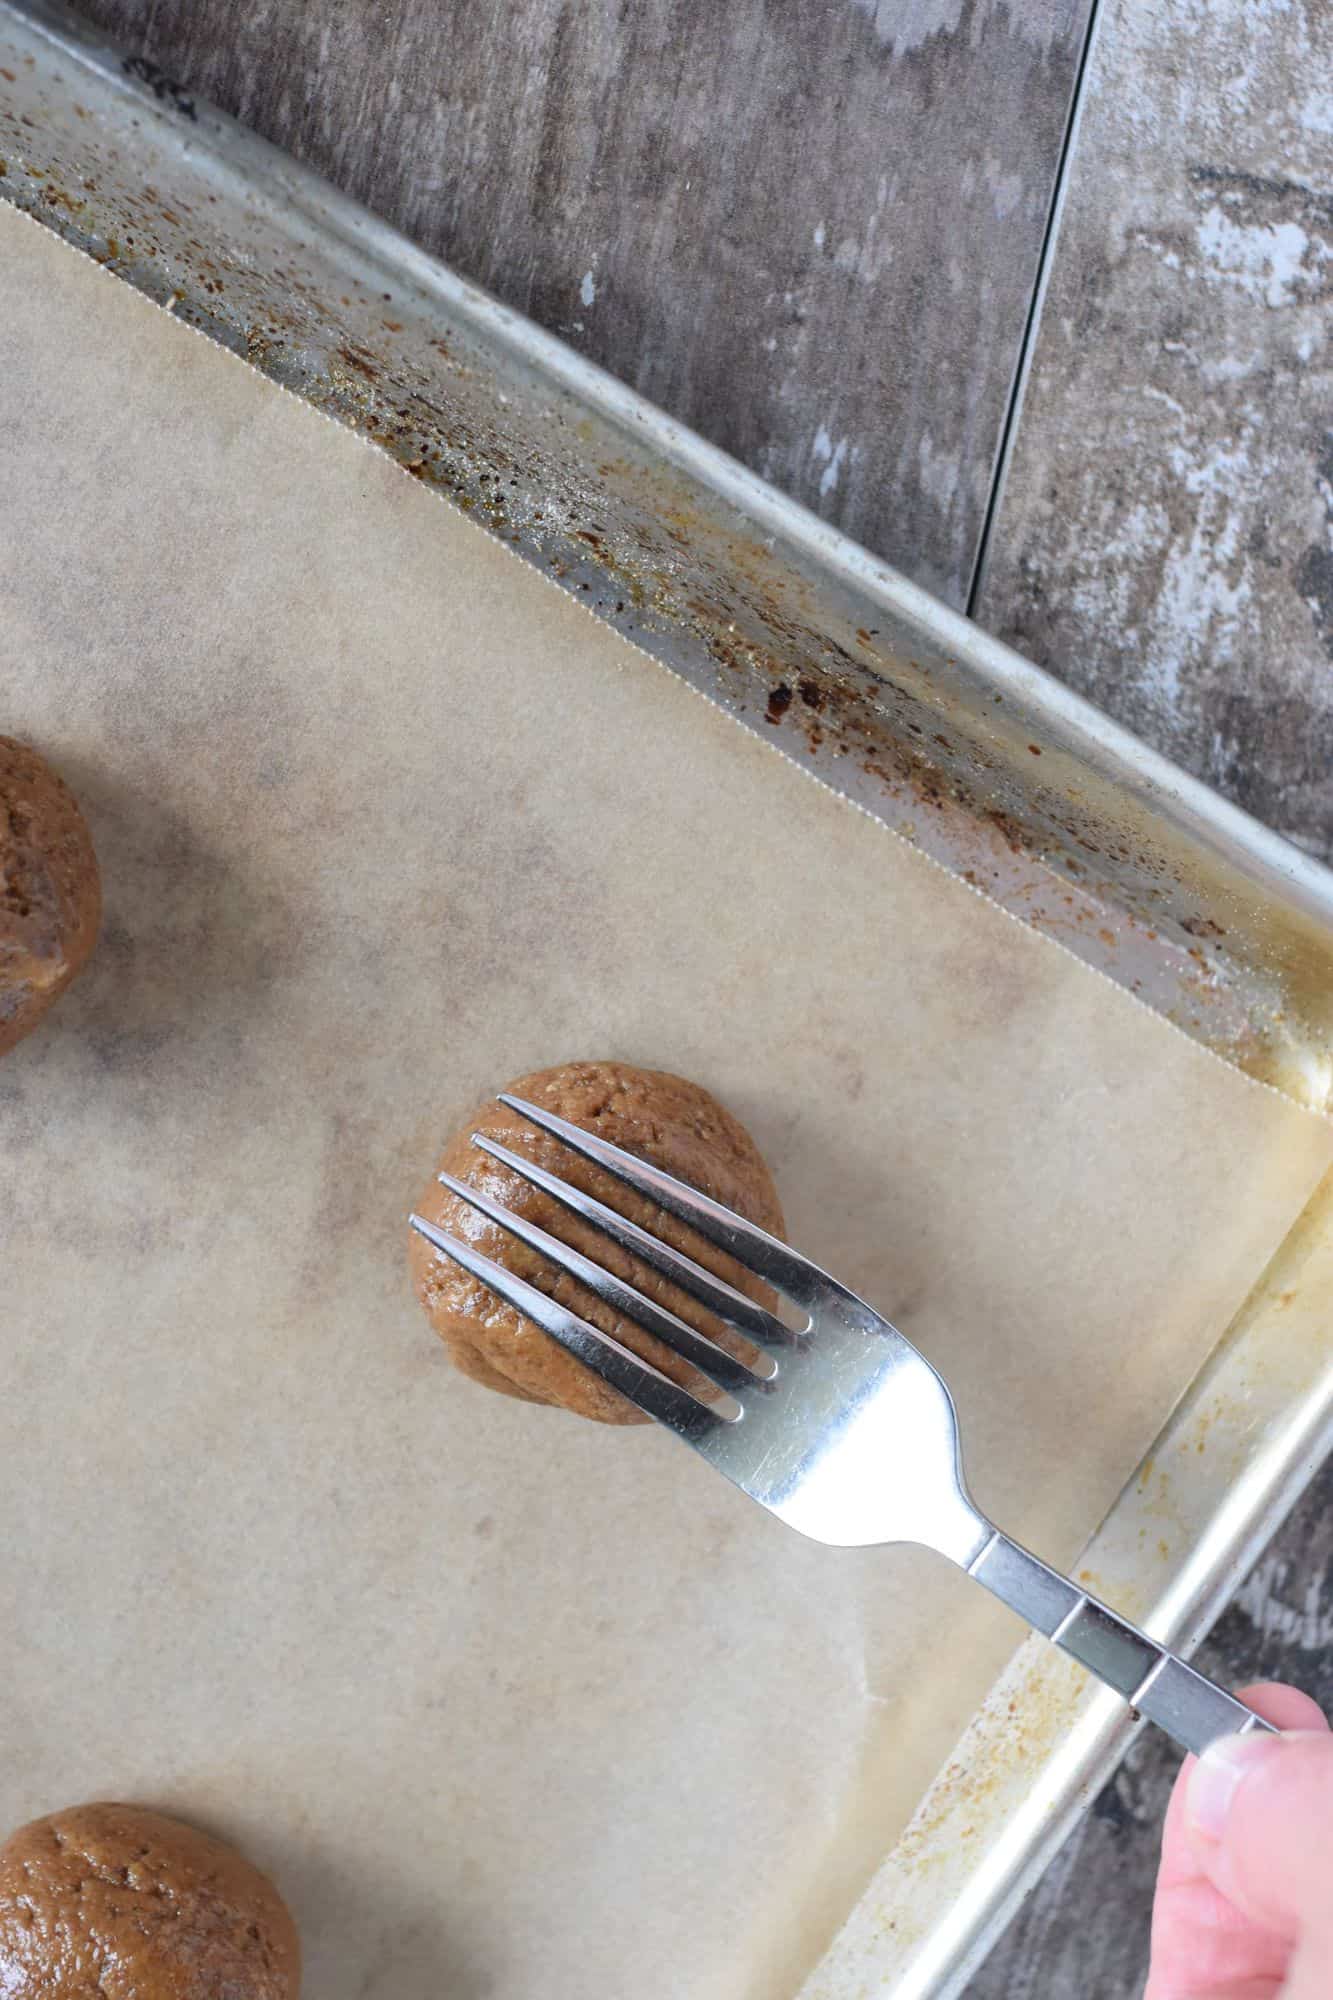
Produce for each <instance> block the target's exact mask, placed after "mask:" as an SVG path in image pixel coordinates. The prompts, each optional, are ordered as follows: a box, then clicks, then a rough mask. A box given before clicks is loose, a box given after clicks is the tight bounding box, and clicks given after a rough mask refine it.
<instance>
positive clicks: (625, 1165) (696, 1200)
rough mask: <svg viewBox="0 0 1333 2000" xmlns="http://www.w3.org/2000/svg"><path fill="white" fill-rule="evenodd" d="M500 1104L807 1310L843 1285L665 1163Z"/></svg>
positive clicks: (510, 1101)
mask: <svg viewBox="0 0 1333 2000" xmlns="http://www.w3.org/2000/svg"><path fill="white" fill-rule="evenodd" d="M500 1102H501V1104H507V1105H508V1106H509V1109H510V1110H511V1111H517V1112H519V1113H520V1115H521V1116H522V1117H524V1118H529V1119H531V1121H532V1123H533V1124H534V1125H539V1126H540V1127H541V1129H542V1131H543V1132H549V1133H550V1134H551V1135H552V1137H553V1138H556V1139H561V1140H563V1141H564V1143H565V1145H566V1146H569V1147H570V1148H571V1149H572V1150H573V1151H574V1152H576V1153H581V1154H582V1155H583V1157H584V1159H585V1160H591V1161H592V1162H593V1163H594V1165H596V1166H599V1167H605V1168H606V1171H607V1172H608V1173H610V1174H614V1175H615V1176H616V1178H617V1179H618V1180H622V1181H624V1182H626V1184H627V1185H628V1186H630V1187H632V1188H635V1189H637V1191H638V1192H639V1193H640V1194H644V1195H647V1196H648V1198H649V1199H650V1200H651V1201H655V1202H656V1203H657V1205H658V1207H659V1208H665V1209H667V1210H668V1211H669V1212H670V1213H671V1214H672V1215H675V1216H678V1217H679V1218H680V1220H681V1221H682V1222H688V1223H689V1224H690V1226H691V1228H693V1229H697V1230H698V1232H699V1234H700V1235H701V1236H706V1237H707V1238H708V1241H709V1242H710V1243H716V1245H717V1247H718V1249H719V1250H725V1251H726V1252H727V1254H728V1256H731V1257H734V1258H735V1259H736V1262H737V1263H738V1264H744V1265H745V1267H746V1268H747V1270H750V1271H753V1272H754V1274H755V1276H756V1277H758V1278H763V1279H765V1280H766V1281H767V1282H768V1283H769V1284H770V1285H774V1286H776V1288H777V1289H778V1291H780V1292H785V1293H786V1295H787V1297H788V1298H789V1299H791V1301H792V1302H793V1304H795V1305H798V1306H804V1307H805V1308H806V1309H807V1311H808V1310H809V1309H810V1308H811V1307H812V1306H813V1304H814V1303H815V1302H816V1300H819V1299H823V1298H826V1297H827V1296H828V1294H829V1292H830V1291H834V1292H840V1291H842V1290H843V1289H844V1288H843V1287H842V1286H840V1285H839V1284H838V1283H837V1281H836V1280H835V1279H833V1278H830V1276H829V1274H828V1272H827V1271H822V1270H821V1269H820V1268H819V1266H818V1264H812V1263H811V1262H810V1259H809V1258H808V1257H802V1256H801V1254H800V1252H799V1251H796V1250H793V1249H792V1248H791V1247H790V1245H788V1244H786V1243H783V1242H781V1241H780V1239H779V1238H778V1237H776V1236H770V1235H769V1233H768V1231H767V1230H766V1229H760V1228H759V1227H758V1226H757V1225H756V1224H755V1223H753V1222H747V1221H746V1220H745V1217H744V1216H743V1215H737V1214H736V1212H735V1210H734V1209H731V1208H724V1207H723V1205H722V1203H721V1202H719V1201H712V1200H710V1198H709V1197H708V1196H707V1195H706V1194H700V1192H699V1190H698V1189H697V1188H692V1187H691V1186H690V1185H689V1183H688V1181H678V1180H676V1179H675V1178H674V1176H673V1175H671V1174H664V1173H663V1172H662V1170H661V1168H660V1167H650V1166H649V1165H648V1163H647V1161H646V1160H641V1159H639V1157H638V1156H637V1154H635V1153H627V1152H626V1151H625V1150H624V1148H623V1147H621V1146H613V1145H612V1144H611V1142H610V1140H608V1139H601V1138H599V1137H598V1136H597V1134H596V1133H594V1132H585V1131H584V1129H583V1127H582V1126H581V1125H571V1124H570V1122H569V1120H568V1119H567V1118H558V1117H557V1116H556V1114H555V1113H554V1112H553V1111H544V1110H543V1109H542V1107H541V1106H540V1105H539V1104H530V1103H529V1102H528V1100H527V1099H526V1098H524V1097H513V1096H511V1095H510V1094H509V1092H508V1091H504V1090H502V1091H501V1092H500Z"/></svg>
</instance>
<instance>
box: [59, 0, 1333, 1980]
mask: <svg viewBox="0 0 1333 2000" xmlns="http://www.w3.org/2000/svg"><path fill="white" fill-rule="evenodd" d="M80 4H81V7H82V11H83V12H84V13H86V14H87V15H88V16H89V17H90V18H92V19H93V20H95V21H96V22H97V23H98V24H99V25H101V26H102V27H104V28H106V29H107V30H109V31H110V32H111V33H113V34H114V35H116V36H117V37H118V38H119V39H120V40H121V41H122V42H123V43H124V44H125V45H126V46H127V47H128V48H129V49H130V50H132V51H133V52H135V53H139V54H143V55H146V56H149V57H151V58H152V59H153V60H154V61H155V62H157V63H159V64H161V65H162V66H163V68H165V69H166V70H168V71H170V72H171V73H172V74H173V75H174V76H176V77H178V78H180V79H182V80H184V81H185V82H186V83H188V84H189V85H190V86H191V87H192V88H193V89H194V90H195V91H197V92H198V93H199V94H200V95H203V96H206V97H209V98H211V99H212V100H213V101H214V102H215V103H217V104H220V105H221V106H223V107H224V108H225V109H226V110H229V111H231V112H233V113H234V114H235V115H237V116H238V117H240V118H241V119H242V120H244V121H245V122H246V123H248V124H250V125H252V126H254V127H255V128H256V129H258V130H259V131H261V132H263V133H264V134H265V135H266V136H267V137H268V138H270V139H273V140H274V141H276V142H277V143H278V144H279V145H281V146H283V147H285V148H287V149H288V150H289V151H291V152H293V153H295V154H297V155H298V156H300V157H301V158H303V159H305V160H307V161H309V162H310V163H311V164H312V165H314V166H315V167H317V168H319V169H320V170H321V171H322V172H324V173H325V174H327V175H328V176H329V177H330V178H331V179H332V180H334V181H335V182H337V183H338V184H340V185H341V186H342V187H343V188H345V189H346V190H347V191H348V192H349V193H351V194H353V195H355V196H357V197H358V198H360V199H361V200H362V201H364V202H365V203H366V204H367V205H368V206H369V207H370V208H372V209H374V210H376V211H377V212H378V213H380V214H381V215H384V216H386V217H388V218H389V219H390V220H391V221H393V222H395V223H396V224H398V225H399V226H400V227H401V228H403V229H404V230H405V231H406V232H407V233H408V234H409V235H411V236H412V237H414V238H415V239H416V240H417V241H418V242H420V243H421V244H423V245H424V246H425V247H426V248H428V249H430V250H432V251H435V252H437V253H439V254H440V255H441V256H442V257H444V258H445V259H447V260H448V261H449V262H450V263H452V264H453V265H455V266H456V267H457V268H458V269H460V270H462V271H463V272H465V273H466V274H467V275H468V276H470V277H473V278H475V279H477V280H479V281H480V282H481V283H482V284H484V285H486V286H487V287H488V288H489V289H491V290H492V291H494V292H496V293H497V294H499V295H500V296H501V297H502V298H503V299H505V300H506V301H508V302H509V303H511V304H513V305H515V306H517V307H519V308H521V309H522V310H523V311H525V312H528V313H530V314H531V315H532V316H533V317H534V318H536V319H537V320H539V321H541V322H542V323H543V324H545V325H547V326H549V327H551V328H553V329H554V330H556V331H558V332H559V333H561V334H562V335H563V336H564V337H565V338H566V339H568V340H569V341H571V342H572V343H573V344H574V345H575V346H576V347H578V348H580V349H581V350H582V351H583V352H584V353H586V354H588V355H590V356H591V357H592V358H594V359H595V360H597V361H599V362H601V363H603V364H604V365H605V366H607V367H609V368H610V369H612V370H613V371H614V372H615V373H617V374H618V375H621V376H622V377H624V378H625V379H626V380H628V381H630V382H632V383H633V384H634V385H635V386H636V387H638V388H640V389H641V390H643V391H644V392H645V393H646V394H647V395H648V396H650V397H652V398H653V399H654V400H655V401H657V402H659V403H661V404H663V405H665V406H666V408H668V409H669V410H670V411H672V412H673V413H674V414H675V415H677V416H680V417H682V418H684V419H685V420H686V421H687V422H689V423H690V424H692V425H694V426H695V427H696V428H697V429H699V430H700V431H702V432H703V433H704V434H705V435H706V436H708V437H710V438H712V439H713V440H714V441H716V442H717V443H719V444H721V445H724V446H725V447H726V448H727V449H728V450H730V451H732V452H734V453H735V454H736V455H737V456H738V457H740V458H742V459H744V460H746V461H747V462H748V463H749V464H751V465H753V466H755V467H756V468H757V469H758V470H759V471H761V472H762V473H764V474H765V475H767V476H768V477H769V478H770V479H772V480H774V481H775V482H776V483H777V484H778V485H779V486H782V487H784V488H785V489H786V490H787V491H789V492H791V493H793V494H795V495H796V496H797V497H798V498H799V499H801V500H803V501H804V502H805V503H806V504H807V505H808V506H811V507H813V508H814V509H816V511H818V512H819V513H821V514H823V515H824V516H825V517H826V518H827V519H829V520H831V521H834V522H836V523H837V524H838V525H839V526H840V527H841V528H843V529H844V530H846V531H847V532H848V533H849V534H851V535H852V536H854V537H855V538H856V539H857V540H859V541H862V542H864V543H866V544H867V545H868V546H869V547H870V548H872V549H874V550H875V551H876V552H877V553H879V554H882V555H884V556H886V557H888V558H889V559H890V560H891V561H893V562H895V563H897V564H898V565H899V566H900V567H901V568H903V569H904V570H906V571H908V572H909V573H910V574H911V575H912V576H914V577H916V578H917V579H918V580H919V581H921V582H922V583H924V584H926V585H928V586H929V587H930V588H931V589H933V590H935V591H936V592H937V593H939V594H940V595H942V596H944V597H946V598H947V599H948V600H949V601H950V602H952V603H954V604H957V605H960V606H964V607H967V608H970V609H971V610H972V611H973V614H974V615H976V616H978V617H979V618H980V619H981V621H982V622H983V623H985V624H987V625H988V626H990V627H991V628H992V629H993V630H995V631H998V632H1000V633H1002V634H1003V635H1004V636H1005V637H1007V638H1010V639H1012V640H1013V641H1014V642H1015V643H1017V644H1018V645H1019V646H1020V648H1021V649H1022V650H1023V651H1025V652H1026V653H1028V654H1029V656H1031V657H1033V658H1035V659H1037V660H1039V661H1041V662H1042V664H1044V665H1046V666H1048V667H1050V668H1051V670H1052V671H1053V672H1055V673H1057V674H1059V675H1061V676H1063V677H1064V678H1065V679H1067V680H1068V681H1069V682H1070V683H1071V684H1072V685H1073V686H1075V687H1077V688H1078V689H1080V690H1081V691H1082V692H1084V693H1087V694H1088V695H1090V696H1091V697H1092V699H1094V700H1095V701H1097V702H1098V703H1099V704H1100V705H1101V706H1102V707H1103V708H1105V709H1107V710H1109V711H1110V712H1112V713H1113V714H1115V715H1117V716H1119V717H1120V718H1121V719H1122V720H1124V721H1126V722H1128V723H1129V724H1130V726H1131V727H1133V728H1134V729H1136V730H1137V731H1138V733H1139V734H1140V735H1142V736H1144V737H1146V738H1147V739H1149V740H1150V741H1152V742H1153V743H1155V744H1156V745H1157V746H1158V747H1159V748H1161V749H1163V750H1165V751H1166V752H1167V753H1168V754H1169V755H1171V756H1173V757H1174V758H1176V760H1177V761H1178V762H1180V763H1182V764H1184V765H1185V766H1187V767H1188V768H1190V769H1191V770H1194V771H1196V772H1197V773H1199V775H1201V776H1202V777H1204V778H1206V779H1207V780H1209V781H1210V782H1211V783H1212V784H1214V785H1215V786H1217V787H1218V788H1219V789H1220V790H1222V791H1223V792H1226V793H1229V794H1230V795H1231V796H1232V797H1233V798H1235V799H1237V800H1238V801H1239V802H1240V803H1242V804H1243V805H1245V806H1247V807H1248V808H1249V809H1250V810H1251V811H1253V812H1255V813H1257V814H1258V815H1259V816H1260V817H1261V818H1264V819H1266V820H1267V821H1268V822H1269V823H1270V824H1271V825H1273V826H1275V827H1277V828H1278V829H1279V830H1280V831H1282V832H1284V833H1285V834H1287V835H1288V836H1289V837H1290V838H1292V839H1293V840H1295V841H1297V842H1298V843H1300V844H1301V845H1302V846H1304V847H1306V848H1307V849H1308V850H1310V851H1311V852H1314V853H1317V854H1320V855H1323V856H1330V855H1333V430H1330V429H1329V428H1328V425H1329V412H1330V410H1333V365H1331V364H1330V359H1329V351H1328V342H1327V326H1328V320H1329V303H1330V290H1333V184H1331V181H1330V171H1331V168H1333V144H1331V143H1330V127H1329V122H1328V109H1327V107H1328V104H1329V103H1330V102H1333V0H1302V4H1300V5H1296V6H1284V5H1279V4H1276V0H1258V4H1256V0H1209V4H1208V6H1207V7H1200V6H1199V5H1198V4H1197V0H1100V4H1097V5H1096V6H1094V0H1012V4H1011V3H1010V0H729V3H728V4H727V5H725V6H721V5H716V4H709V3H708V0H634V4H632V5H625V4H623V0H510V4H509V5H508V6H505V7H501V6H498V5H479V4H473V5H470V6H469V5H465V4H462V0H210V4H208V5H207V6H200V5H198V4H197V0H80ZM1331 1502H1333V1472H1326V1473H1325V1475H1324V1476H1323V1478H1322V1479H1321V1480H1320V1481H1318V1482H1316V1485H1315V1486H1314V1488H1313V1489H1312V1491H1311V1493H1310V1495H1309V1497H1308V1499H1307V1500H1306V1502H1305V1503H1304V1505H1303V1506H1302V1507H1301V1508H1300V1509H1299V1510H1298V1512H1297V1514H1296V1515H1295V1517H1294V1518H1293V1519H1292V1520H1291V1521H1290V1522H1289V1524H1288V1525H1287V1527H1286V1528H1285V1529H1284V1531H1283V1532H1282V1533H1281V1534H1280V1535H1279V1537H1278V1538H1277V1540H1276V1542H1275V1543H1274V1545H1273V1548H1272V1549H1271V1551H1270V1552H1269V1554H1268V1555H1267V1556H1266V1557H1265V1558H1264V1560H1263V1561H1262V1562H1261V1563H1260V1565H1259V1567H1258V1569H1257V1570H1256V1572H1255V1573H1254V1575H1253V1576H1252V1577H1251V1578H1250V1580H1249V1581H1248V1582H1247V1584H1246V1585H1245V1587H1244V1589H1243V1590H1242V1591H1241V1592H1240V1594H1239V1596H1238V1598H1237V1599H1236V1602H1235V1604H1234V1605H1233V1607H1232V1609H1231V1610H1230V1611H1229V1612H1228V1613H1227V1615H1226V1617H1225V1618H1224V1619H1223V1620H1222V1622H1221V1624H1220V1625H1219V1627H1218V1628H1217V1630H1216V1632H1215V1633H1214V1636H1213V1639H1212V1641H1211V1642H1210V1645H1209V1647H1208V1648H1207V1651H1206V1654H1205V1657H1204V1663H1205V1665H1206V1666H1207V1667H1208V1668H1209V1670H1210V1671H1213V1672H1215V1673H1217V1674H1218V1675H1219V1676H1220V1677H1221V1678H1222V1679H1224V1680H1227V1681H1232V1682H1234V1681H1236V1680H1238V1679H1243V1678H1245V1677H1246V1676H1247V1675H1248V1676H1256V1675H1261V1676H1276V1677H1283V1678H1290V1679H1292V1680H1296V1681H1298V1682H1301V1683H1302V1684H1304V1685H1306V1686H1307V1687H1309V1688H1310V1689H1311V1691H1312V1692H1313V1693H1315V1694H1316V1695H1317V1696H1319V1697H1321V1698H1322V1699H1323V1700H1324V1701H1325V1702H1326V1703H1328V1702H1330V1701H1333V1649H1331V1648H1330V1644H1329V1641H1330V1638H1333V1602H1330V1601H1329V1600H1328V1598H1327V1596H1326V1592H1325V1574H1326V1570H1327V1568H1328V1566H1329V1561H1330V1558H1331V1557H1333V1527H1331V1526H1330V1519H1331V1518H1333V1508H1331V1507H1330V1503H1331ZM1174 1762H1175V1760H1174V1758H1173V1756H1172V1754H1171V1752H1170V1750H1169V1748H1168V1746H1167V1745H1166V1744H1165V1743H1164V1742H1163V1741H1162V1740H1161V1739H1158V1738H1154V1737H1151V1736H1145V1737H1144V1738H1143V1739H1142V1740H1141V1741H1140V1742H1139V1743H1138V1744H1137V1746H1136V1748H1135V1749H1134V1751H1133V1752H1132V1753H1131V1755H1130V1758H1129V1759H1128V1761H1127V1762H1126V1764H1125V1766H1124V1767H1123V1769H1122V1771H1121V1773H1120V1775H1119V1776H1118V1777H1117V1778H1116V1780H1115V1782H1114V1783H1113V1784H1112V1785H1111V1786H1110V1787H1108V1789H1107V1791H1106V1792H1105V1794H1104V1795H1103V1797H1102V1798H1101V1799H1100V1800H1099V1801H1098V1802H1097V1805H1096V1807H1095V1809H1094V1811H1093V1812H1092V1813H1091V1815H1090V1816H1089V1817H1088V1818H1087V1819H1086V1820H1085V1821H1084V1823H1083V1825H1082V1826H1081V1828H1080V1829H1079V1831H1078V1832H1077V1833H1076V1834H1075V1835H1074V1837H1073V1838H1072V1839H1071V1840H1070V1842H1069V1843H1068V1845H1067V1847H1066V1849H1065V1851H1064V1852H1063V1853H1062V1854H1061V1855H1060V1857H1059V1858H1058V1859H1057V1861H1056V1863H1055V1865H1054V1866H1053V1867H1052V1869H1051V1870H1050V1872H1049V1874H1048V1876H1047V1877H1046V1880H1045V1881H1044V1883H1043V1884H1042V1886H1041V1887H1040V1889H1039V1890H1038V1891H1037V1893H1036V1894H1035V1895H1034V1896H1033V1898H1032V1899H1031V1900H1030V1901H1029V1903H1028V1905H1027V1906H1026V1908H1025V1909H1024V1910H1023V1911H1022V1912H1021V1913H1020V1914H1019V1916H1018V1917H1017V1918H1016V1919H1015V1921H1014V1922H1013V1924H1012V1925H1011V1927H1010V1930H1009V1933H1008V1935H1007V1936H1006V1937H1005V1939H1004V1940H1003V1941H1002V1942H1001V1944H1000V1945H999V1947H998V1948H997V1950H996V1952H995V1953H994V1955H993V1958H992V1960H991V1963H990V1964H989V1965H988V1966H987V1968H986V1969H985V1971H984V1972H982V1973H980V1974H979V1975H978V1976H977V1977H976V1978H975V1979H974V1980H973V1982H972V1984H971V1987H970V1989H969V1990H970V1991H971V1992H972V1993H973V1994H975V1995H977V1996H981V2000H986V1996H991V1995H994V1996H995V2000H999V1996H1001V1995H1004V1996H1006V2000H1024V1996H1029V1995H1030V1996H1032V1997H1033V2000H1036V1997H1037V1996H1044V2000H1062V1996H1071V2000H1072V1996H1075V1995H1077V1996H1079V2000H1084V1996H1093V1995H1095V1996H1097V2000H1120V1996H1124V1997H1125V2000H1130V1996H1133V1995H1136V1994H1137V1993H1138V1992H1139V1991H1140V1989H1141V1985H1142V1980H1143V1975H1144V1969H1145V1963H1146V1944H1147V1921H1148V1910H1149V1904H1150V1899H1151V1887H1152V1872H1153V1867H1154V1862H1155V1852H1156V1839H1157V1833H1158V1828H1159V1826H1160V1821H1161V1815H1162V1810H1163V1807H1164V1803H1165V1794H1166V1790H1167V1788H1168V1786H1169V1783H1170V1779H1171V1775H1172V1772H1173V1769H1174Z"/></svg>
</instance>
